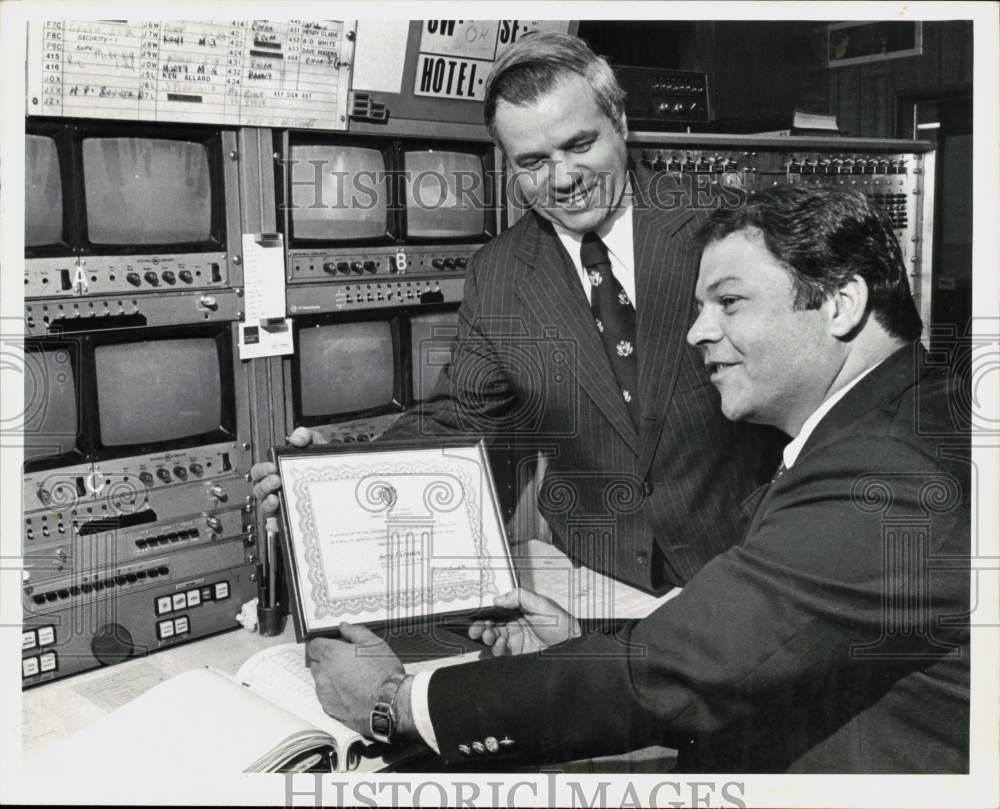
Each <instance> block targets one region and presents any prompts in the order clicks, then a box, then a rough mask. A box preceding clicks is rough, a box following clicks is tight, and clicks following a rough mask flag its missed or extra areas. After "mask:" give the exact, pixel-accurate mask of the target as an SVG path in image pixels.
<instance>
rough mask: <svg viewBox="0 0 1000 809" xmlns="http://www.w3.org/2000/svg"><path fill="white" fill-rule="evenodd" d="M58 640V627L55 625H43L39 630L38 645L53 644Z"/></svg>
mask: <svg viewBox="0 0 1000 809" xmlns="http://www.w3.org/2000/svg"><path fill="white" fill-rule="evenodd" d="M55 642H56V628H55V627H54V626H43V627H40V628H39V630H38V645H39V646H51V645H52V644H53V643H55Z"/></svg>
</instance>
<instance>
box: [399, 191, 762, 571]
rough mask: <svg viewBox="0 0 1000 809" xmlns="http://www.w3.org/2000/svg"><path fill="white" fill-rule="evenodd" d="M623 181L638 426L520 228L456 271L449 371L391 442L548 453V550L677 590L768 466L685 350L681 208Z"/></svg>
mask: <svg viewBox="0 0 1000 809" xmlns="http://www.w3.org/2000/svg"><path fill="white" fill-rule="evenodd" d="M649 179H650V178H649V177H648V176H646V175H641V174H640V175H637V177H636V178H634V179H633V190H634V192H635V196H634V203H635V211H634V215H633V227H634V244H635V252H636V276H637V277H636V284H637V298H638V301H637V350H638V354H639V361H640V366H639V391H640V402H641V403H642V415H641V418H640V420H639V422H640V427H639V429H637V428H636V425H635V424H634V423H633V421H632V420H631V418H630V417H629V414H628V411H627V409H626V405H625V403H624V401H623V400H622V397H621V394H620V391H619V388H618V385H617V383H616V380H615V377H614V374H613V372H612V370H611V366H610V363H609V361H608V358H607V355H606V354H605V351H604V347H603V345H602V343H601V339H600V335H599V334H598V332H597V330H596V328H595V326H594V322H593V316H592V314H591V311H590V307H589V304H588V302H587V299H586V296H585V294H584V292H583V289H582V288H581V286H580V283H579V280H578V279H577V278H576V273H575V271H574V269H573V266H572V263H571V262H570V259H569V257H568V256H567V255H566V253H565V251H564V250H563V248H562V245H561V244H560V243H559V240H558V238H557V237H556V235H555V233H554V232H553V231H552V229H551V227H550V226H548V224H547V223H546V222H544V220H542V219H540V218H539V217H536V216H534V215H532V214H529V215H527V216H525V217H524V218H522V219H521V220H520V221H519V222H518V223H517V224H516V225H515V226H514V227H512V228H511V229H509V230H508V231H506V232H505V233H503V234H501V235H500V236H499V237H497V238H496V239H494V240H493V241H492V242H490V243H489V244H487V245H486V246H485V247H483V248H482V249H481V250H480V251H479V252H478V253H477V254H476V255H475V256H474V258H473V260H472V261H471V262H470V270H469V274H468V278H467V281H466V289H465V299H464V302H463V305H462V308H461V310H460V313H459V341H458V344H457V346H456V348H455V350H454V352H453V361H452V364H451V366H450V367H449V368H448V369H446V370H445V371H444V372H443V373H442V375H441V379H440V381H439V383H438V388H437V389H436V391H435V394H434V395H433V396H432V397H431V398H430V399H429V400H428V401H427V403H426V404H425V406H424V407H423V408H422V409H421V410H419V411H416V412H414V413H412V414H410V415H408V416H407V417H405V418H404V419H402V420H401V421H400V422H398V423H397V426H396V427H395V428H394V429H393V430H392V431H391V432H390V433H389V434H387V437H389V438H396V437H414V436H418V435H432V434H434V435H436V434H441V433H453V432H454V431H456V430H458V431H462V432H465V433H473V434H480V435H482V434H485V435H487V436H488V437H489V438H490V439H491V441H493V443H494V444H498V445H504V446H509V445H518V446H522V447H525V446H530V447H531V448H532V449H539V450H542V451H544V452H546V453H548V454H549V455H550V463H549V471H548V473H547V475H546V479H545V481H544V483H543V486H542V490H541V493H540V496H539V508H540V510H541V512H542V514H543V515H544V516H545V518H546V519H547V520H548V522H549V524H550V525H551V527H552V530H553V534H554V536H555V540H556V542H557V543H558V544H559V545H560V546H561V547H562V548H563V549H564V550H565V551H566V552H567V553H569V554H570V555H571V556H574V557H576V558H578V559H579V560H580V561H582V562H583V563H584V564H586V565H588V566H589V567H592V568H595V569H597V570H600V571H601V572H604V573H607V574H609V575H611V576H614V577H616V578H620V579H622V580H624V581H626V582H629V583H630V584H632V585H634V586H638V587H641V588H644V589H649V590H656V589H661V588H662V587H663V586H665V585H668V584H683V583H684V582H686V581H687V580H688V579H689V578H690V577H691V576H692V575H694V573H695V572H696V571H697V570H699V569H700V568H701V567H702V565H704V564H705V562H707V561H708V560H709V559H710V558H712V557H713V556H715V555H716V554H718V553H721V552H722V551H724V550H726V549H727V548H729V547H731V546H732V545H734V544H735V543H736V542H737V541H738V540H739V538H740V537H741V536H742V532H743V530H744V528H745V515H744V514H743V513H742V512H741V510H740V508H739V504H740V502H741V501H742V500H743V499H744V498H745V497H746V496H747V495H748V494H749V493H750V492H751V491H752V490H753V489H754V488H755V487H756V486H757V485H758V484H759V483H761V482H765V481H766V480H768V479H769V478H770V474H771V473H772V472H773V470H774V468H775V467H776V466H777V450H778V447H777V444H776V443H775V439H774V434H773V433H772V432H770V431H763V430H759V429H758V428H754V427H748V426H743V425H734V424H732V423H731V422H729V421H727V420H726V419H725V418H724V417H723V416H722V415H721V412H720V408H719V400H718V394H717V392H716V390H715V388H714V386H712V385H711V383H710V382H709V379H708V375H707V372H706V370H705V368H704V366H703V363H702V361H701V358H700V356H699V355H698V354H697V352H696V351H695V350H694V349H692V348H691V347H689V346H688V345H687V344H686V343H685V335H686V332H687V329H688V327H689V325H690V323H691V320H692V314H693V308H692V307H693V292H694V283H695V278H696V275H697V269H698V259H699V254H698V251H697V249H696V248H695V246H694V244H693V242H692V236H693V233H694V231H695V229H696V226H697V217H696V215H695V213H694V212H692V211H690V210H688V209H686V208H678V207H670V206H664V205H658V204H654V203H651V202H650V200H649V199H648V195H646V194H644V193H642V189H643V187H644V183H648V182H649Z"/></svg>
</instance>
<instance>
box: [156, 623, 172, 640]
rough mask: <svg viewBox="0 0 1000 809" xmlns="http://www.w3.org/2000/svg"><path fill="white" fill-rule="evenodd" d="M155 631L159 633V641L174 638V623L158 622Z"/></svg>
mask: <svg viewBox="0 0 1000 809" xmlns="http://www.w3.org/2000/svg"><path fill="white" fill-rule="evenodd" d="M156 631H157V633H159V636H160V640H166V639H167V638H172V637H173V636H174V622H173V621H160V623H158V624H157V625H156Z"/></svg>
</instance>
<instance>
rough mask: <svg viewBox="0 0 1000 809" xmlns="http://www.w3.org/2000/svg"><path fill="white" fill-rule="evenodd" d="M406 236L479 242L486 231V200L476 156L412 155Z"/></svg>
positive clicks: (407, 168) (407, 163)
mask: <svg viewBox="0 0 1000 809" xmlns="http://www.w3.org/2000/svg"><path fill="white" fill-rule="evenodd" d="M403 170H404V173H405V176H406V235H407V236H408V237H410V238H413V239H462V238H478V237H481V236H482V235H483V233H484V231H485V219H486V217H485V209H486V199H487V189H486V174H485V172H484V171H483V160H482V158H481V157H479V156H478V155H475V154H468V153H465V152H448V151H437V150H431V149H428V150H425V151H409V152H406V153H405V155H404V159H403Z"/></svg>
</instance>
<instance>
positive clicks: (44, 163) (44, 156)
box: [24, 135, 63, 247]
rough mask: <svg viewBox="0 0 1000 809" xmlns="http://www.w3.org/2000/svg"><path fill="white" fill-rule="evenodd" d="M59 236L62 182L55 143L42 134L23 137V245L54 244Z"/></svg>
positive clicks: (61, 232)
mask: <svg viewBox="0 0 1000 809" xmlns="http://www.w3.org/2000/svg"><path fill="white" fill-rule="evenodd" d="M62 236H63V197H62V180H61V179H60V176H59V152H58V150H57V149H56V142H55V141H54V140H53V139H52V138H50V137H47V136H45V135H26V136H25V155H24V246H25V247H38V246H40V245H45V244H56V243H58V242H60V241H62Z"/></svg>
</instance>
